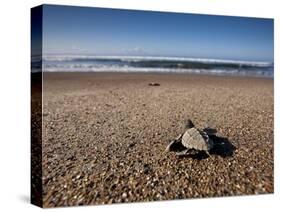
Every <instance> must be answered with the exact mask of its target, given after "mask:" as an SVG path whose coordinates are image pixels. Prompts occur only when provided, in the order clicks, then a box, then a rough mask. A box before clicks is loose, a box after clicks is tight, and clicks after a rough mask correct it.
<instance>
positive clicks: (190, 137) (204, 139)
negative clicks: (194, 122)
mask: <svg viewBox="0 0 281 212" xmlns="http://www.w3.org/2000/svg"><path fill="white" fill-rule="evenodd" d="M182 145H183V146H185V147H186V148H188V149H195V150H202V151H209V150H210V149H211V148H212V147H213V142H212V141H211V140H210V139H209V136H208V135H207V133H205V132H203V131H199V130H198V129H196V128H195V127H193V128H190V129H188V130H187V131H186V132H185V133H184V134H183V136H182Z"/></svg>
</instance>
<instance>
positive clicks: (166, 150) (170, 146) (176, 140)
mask: <svg viewBox="0 0 281 212" xmlns="http://www.w3.org/2000/svg"><path fill="white" fill-rule="evenodd" d="M181 138H182V134H180V135H178V137H176V138H175V139H174V140H172V141H171V142H170V143H169V144H168V146H167V147H166V149H165V152H170V151H171V150H172V149H173V147H174V146H175V145H176V144H177V143H178V142H180V141H181Z"/></svg>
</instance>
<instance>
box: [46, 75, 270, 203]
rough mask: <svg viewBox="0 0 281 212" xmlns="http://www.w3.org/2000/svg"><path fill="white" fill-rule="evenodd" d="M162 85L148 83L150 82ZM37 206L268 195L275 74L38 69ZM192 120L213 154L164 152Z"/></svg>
mask: <svg viewBox="0 0 281 212" xmlns="http://www.w3.org/2000/svg"><path fill="white" fill-rule="evenodd" d="M151 82H154V83H159V84H160V85H159V86H149V83H151ZM43 92H44V93H43V132H42V134H43V141H42V148H43V157H42V162H43V206H44V207H54V206H73V205H84V204H107V203H119V202H136V201H137V202H139V201H152V200H172V199H185V198H199V197H219V196H232V195H250V194H265V193H273V192H274V188H273V184H274V182H273V120H274V119H273V118H274V117H273V104H274V101H273V79H266V78H251V77H223V76H203V75H190V74H155V73H149V74H148V73H147V74H145V73H132V74H126V73H44V81H43ZM187 118H190V119H191V120H192V121H193V122H194V124H195V125H196V126H198V127H199V128H203V127H204V124H205V123H206V122H208V120H209V121H211V122H212V124H213V125H214V126H215V127H216V129H217V131H218V137H219V138H220V140H219V142H221V145H220V147H217V148H216V149H214V150H213V151H212V152H211V157H205V156H202V155H200V154H199V155H197V156H192V157H188V156H186V157H178V156H176V155H175V154H174V153H173V152H169V153H164V150H165V148H166V146H167V144H168V143H169V141H170V140H172V139H174V138H175V137H176V136H177V135H179V134H180V133H182V132H183V124H182V123H183V120H184V119H187Z"/></svg>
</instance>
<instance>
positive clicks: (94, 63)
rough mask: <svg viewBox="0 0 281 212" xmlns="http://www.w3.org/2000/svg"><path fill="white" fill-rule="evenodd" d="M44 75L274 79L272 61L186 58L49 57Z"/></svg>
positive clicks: (37, 65)
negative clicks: (143, 74)
mask: <svg viewBox="0 0 281 212" xmlns="http://www.w3.org/2000/svg"><path fill="white" fill-rule="evenodd" d="M40 63H41V60H40V59H39V58H38V57H33V58H32V71H33V72H36V71H38V70H40ZM42 68H43V71H44V72H159V73H195V74H212V75H227V76H228V75H230V76H257V77H269V78H273V76H274V64H273V63H272V62H259V61H256V62H253V61H238V60H221V59H220V60H218V59H201V58H184V57H142V56H88V55H87V56H86V55H47V56H44V57H43V60H42Z"/></svg>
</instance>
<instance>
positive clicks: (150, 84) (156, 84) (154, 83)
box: [148, 82, 160, 86]
mask: <svg viewBox="0 0 281 212" xmlns="http://www.w3.org/2000/svg"><path fill="white" fill-rule="evenodd" d="M148 85H149V86H160V83H158V82H150V83H148Z"/></svg>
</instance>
